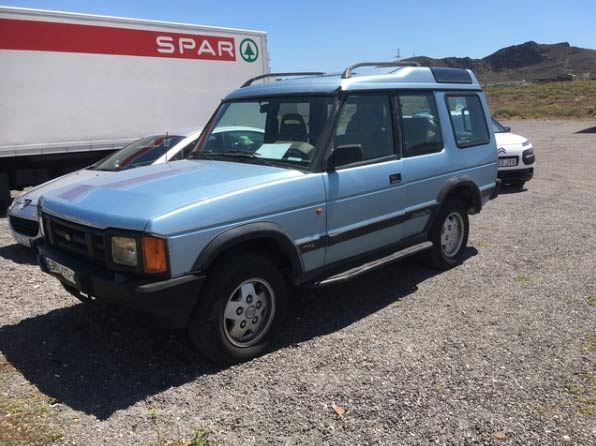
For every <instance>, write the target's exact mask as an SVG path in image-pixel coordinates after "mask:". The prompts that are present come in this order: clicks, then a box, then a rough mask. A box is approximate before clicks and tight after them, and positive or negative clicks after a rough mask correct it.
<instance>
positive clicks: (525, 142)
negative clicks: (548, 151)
mask: <svg viewBox="0 0 596 446" xmlns="http://www.w3.org/2000/svg"><path fill="white" fill-rule="evenodd" d="M530 144H532V143H531V142H530V141H529V140H527V139H526V140H525V141H524V142H522V146H523V147H528V146H529V145H530Z"/></svg>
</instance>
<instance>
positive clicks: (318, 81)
mask: <svg viewBox="0 0 596 446" xmlns="http://www.w3.org/2000/svg"><path fill="white" fill-rule="evenodd" d="M439 70H442V71H439ZM441 72H442V73H443V74H445V76H443V75H442V74H441ZM464 73H465V74H464ZM453 74H455V75H456V76H455V77H452V76H451V75H453ZM344 75H345V72H344ZM344 75H342V74H340V73H337V74H324V75H318V76H306V77H298V78H292V79H284V80H278V81H269V82H264V83H258V84H253V85H248V86H245V87H242V88H239V89H237V90H235V91H233V92H232V93H230V94H229V95H228V96H227V97H226V98H225V100H226V101H230V100H238V99H244V98H251V97H263V96H279V95H292V94H311V93H312V94H332V93H334V92H336V91H338V90H340V91H375V90H393V89H412V90H429V89H430V90H434V89H440V90H480V88H481V87H480V84H479V82H478V79H476V76H475V75H474V73H473V72H472V71H471V70H465V69H463V68H444V67H433V68H429V67H412V66H404V67H398V68H397V69H395V68H393V71H391V72H389V73H373V74H358V73H357V72H355V71H354V72H352V73H351V76H350V77H347V78H346V77H345V76H344ZM272 76H273V77H274V75H272ZM457 77H465V78H467V79H468V80H466V81H465V82H461V81H458V80H457V79H456V78H457ZM453 79H455V81H453Z"/></svg>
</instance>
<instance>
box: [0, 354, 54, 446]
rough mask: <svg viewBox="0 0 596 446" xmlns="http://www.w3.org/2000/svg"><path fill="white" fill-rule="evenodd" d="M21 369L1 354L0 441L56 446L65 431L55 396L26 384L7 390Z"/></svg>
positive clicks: (36, 445)
mask: <svg viewBox="0 0 596 446" xmlns="http://www.w3.org/2000/svg"><path fill="white" fill-rule="evenodd" d="M11 380H20V376H19V375H18V372H17V371H16V370H15V369H14V367H13V366H12V365H10V364H9V363H8V362H7V361H6V360H5V359H4V358H3V357H2V356H0V389H2V393H0V445H11V446H53V445H59V444H62V439H63V437H64V431H63V430H62V428H61V426H60V424H59V423H58V422H57V420H56V417H55V415H54V413H53V410H52V407H51V406H52V404H53V401H52V399H51V398H49V397H47V396H46V395H44V394H42V393H41V392H39V391H38V390H37V389H36V388H35V386H33V385H31V384H25V385H22V386H21V387H19V392H17V393H11V392H8V391H6V390H5V389H7V388H8V387H9V385H8V383H9V381H11Z"/></svg>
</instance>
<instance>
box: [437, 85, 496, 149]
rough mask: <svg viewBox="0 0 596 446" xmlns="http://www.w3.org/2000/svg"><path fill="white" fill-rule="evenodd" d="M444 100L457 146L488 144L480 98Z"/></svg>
mask: <svg viewBox="0 0 596 446" xmlns="http://www.w3.org/2000/svg"><path fill="white" fill-rule="evenodd" d="M446 100H447V108H448V109H449V117H450V118H451V125H452V127H453V133H454V134H455V140H456V142H457V146H458V147H460V148H464V147H472V146H479V145H483V144H488V142H489V141H490V136H489V133H488V127H487V126H486V118H485V116H484V111H483V110H482V103H481V102H480V98H479V97H478V96H477V95H475V94H467V95H449V96H447V97H446Z"/></svg>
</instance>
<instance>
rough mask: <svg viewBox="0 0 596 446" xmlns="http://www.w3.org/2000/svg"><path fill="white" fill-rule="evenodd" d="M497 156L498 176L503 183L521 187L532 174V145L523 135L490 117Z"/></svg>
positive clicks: (534, 159)
mask: <svg viewBox="0 0 596 446" xmlns="http://www.w3.org/2000/svg"><path fill="white" fill-rule="evenodd" d="M492 123H493V131H494V132H495V138H496V140H497V154H498V156H499V178H500V179H501V181H502V182H503V184H508V185H510V186H514V187H520V188H521V187H523V185H524V184H525V183H526V181H530V180H531V179H532V177H533V176H534V162H535V161H536V158H535V156H534V147H533V146H532V143H531V142H530V141H529V140H528V139H526V138H524V137H523V136H520V135H516V134H515V133H511V128H509V127H505V126H503V125H501V124H500V123H499V122H498V121H497V120H496V119H494V118H492Z"/></svg>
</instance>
